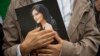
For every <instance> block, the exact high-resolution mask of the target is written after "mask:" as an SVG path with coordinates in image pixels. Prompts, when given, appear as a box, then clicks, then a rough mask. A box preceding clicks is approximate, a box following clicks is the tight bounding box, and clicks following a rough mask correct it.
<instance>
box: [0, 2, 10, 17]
mask: <svg viewBox="0 0 100 56" xmlns="http://www.w3.org/2000/svg"><path fill="white" fill-rule="evenodd" d="M9 3H10V0H0V15H1V16H2V18H3V19H4V17H5V15H6V11H7V9H8V6H9Z"/></svg>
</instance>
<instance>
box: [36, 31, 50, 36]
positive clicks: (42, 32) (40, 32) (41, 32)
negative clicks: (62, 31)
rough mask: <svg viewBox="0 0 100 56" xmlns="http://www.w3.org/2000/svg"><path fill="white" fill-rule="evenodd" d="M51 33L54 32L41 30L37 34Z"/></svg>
mask: <svg viewBox="0 0 100 56" xmlns="http://www.w3.org/2000/svg"><path fill="white" fill-rule="evenodd" d="M50 32H52V31H51V30H41V31H39V32H37V34H39V35H44V34H46V33H50Z"/></svg>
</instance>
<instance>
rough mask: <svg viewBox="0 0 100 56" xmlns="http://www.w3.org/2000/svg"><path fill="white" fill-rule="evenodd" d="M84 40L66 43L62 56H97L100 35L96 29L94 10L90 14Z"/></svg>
mask: <svg viewBox="0 0 100 56" xmlns="http://www.w3.org/2000/svg"><path fill="white" fill-rule="evenodd" d="M87 19H89V20H88V21H87V23H86V27H85V33H84V35H83V39H82V40H80V41H78V42H76V43H72V42H68V41H64V43H63V46H62V52H61V56H95V55H96V53H97V51H98V47H99V44H100V34H99V31H98V29H97V27H96V22H95V16H94V13H93V10H92V9H90V11H89V13H88V17H87Z"/></svg>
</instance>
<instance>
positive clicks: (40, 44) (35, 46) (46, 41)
mask: <svg viewBox="0 0 100 56" xmlns="http://www.w3.org/2000/svg"><path fill="white" fill-rule="evenodd" d="M53 41H54V40H53V39H52V38H47V39H43V40H40V41H38V42H36V43H34V44H33V48H32V49H34V50H35V49H38V48H42V47H44V46H47V45H48V44H50V43H51V42H53Z"/></svg>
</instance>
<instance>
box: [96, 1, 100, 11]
mask: <svg viewBox="0 0 100 56" xmlns="http://www.w3.org/2000/svg"><path fill="white" fill-rule="evenodd" d="M95 6H96V10H97V11H100V0H96V2H95Z"/></svg>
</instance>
